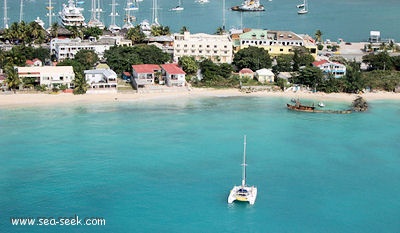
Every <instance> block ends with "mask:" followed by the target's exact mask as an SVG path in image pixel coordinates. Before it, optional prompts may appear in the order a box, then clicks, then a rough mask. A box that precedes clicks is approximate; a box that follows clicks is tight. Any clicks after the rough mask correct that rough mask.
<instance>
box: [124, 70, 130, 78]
mask: <svg viewBox="0 0 400 233" xmlns="http://www.w3.org/2000/svg"><path fill="white" fill-rule="evenodd" d="M123 74H124V75H125V76H126V77H130V76H131V73H129V72H127V71H124V72H123Z"/></svg>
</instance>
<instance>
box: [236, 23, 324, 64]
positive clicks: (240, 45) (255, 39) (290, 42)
mask: <svg viewBox="0 0 400 233" xmlns="http://www.w3.org/2000/svg"><path fill="white" fill-rule="evenodd" d="M232 38H233V40H234V42H233V45H234V47H235V49H234V50H235V51H239V50H240V49H244V48H247V47H250V46H255V47H259V48H264V49H266V50H267V51H268V53H269V55H270V56H271V57H274V56H279V55H283V54H293V50H294V48H296V47H299V46H304V47H305V48H307V49H308V50H309V51H310V53H311V55H312V56H314V58H316V57H317V50H318V49H317V45H316V43H315V41H314V39H312V38H311V37H310V36H308V35H298V34H296V33H293V32H291V31H272V30H262V29H251V30H248V31H245V32H244V33H242V34H240V35H239V37H237V36H236V37H232ZM234 38H235V39H234Z"/></svg>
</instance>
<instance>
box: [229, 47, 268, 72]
mask: <svg viewBox="0 0 400 233" xmlns="http://www.w3.org/2000/svg"><path fill="white" fill-rule="evenodd" d="M233 64H234V65H235V66H236V67H237V68H238V69H239V70H241V69H243V68H249V69H251V70H253V71H256V70H259V69H261V68H271V65H272V61H271V58H270V56H269V54H268V51H267V50H265V49H263V48H257V47H253V46H251V47H248V48H244V49H241V50H239V51H238V52H237V53H236V54H235V56H234V58H233Z"/></svg>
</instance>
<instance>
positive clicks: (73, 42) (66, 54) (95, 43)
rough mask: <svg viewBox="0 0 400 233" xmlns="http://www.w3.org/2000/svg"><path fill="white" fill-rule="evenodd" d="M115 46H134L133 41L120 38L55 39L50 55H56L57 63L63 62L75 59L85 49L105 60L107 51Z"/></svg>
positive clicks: (52, 41) (52, 42) (51, 43)
mask: <svg viewBox="0 0 400 233" xmlns="http://www.w3.org/2000/svg"><path fill="white" fill-rule="evenodd" d="M115 45H118V46H132V41H128V40H125V39H123V38H122V37H118V36H115V37H100V39H99V40H96V39H95V38H91V39H90V40H81V39H80V38H75V39H70V38H66V39H61V38H54V39H52V40H51V42H50V53H51V55H55V57H56V59H57V61H63V60H65V59H73V58H75V55H76V53H77V52H79V51H80V50H82V49H84V50H92V51H94V52H95V53H96V54H97V56H99V58H100V59H103V56H104V53H105V51H106V50H109V49H110V48H111V47H113V46H115Z"/></svg>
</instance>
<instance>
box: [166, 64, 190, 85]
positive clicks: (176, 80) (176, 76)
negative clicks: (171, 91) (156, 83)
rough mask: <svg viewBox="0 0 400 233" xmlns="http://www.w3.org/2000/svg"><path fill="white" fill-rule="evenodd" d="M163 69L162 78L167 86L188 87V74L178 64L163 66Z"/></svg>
mask: <svg viewBox="0 0 400 233" xmlns="http://www.w3.org/2000/svg"><path fill="white" fill-rule="evenodd" d="M161 69H162V70H161V72H162V77H163V79H164V80H165V84H166V85H167V86H169V87H171V86H178V87H183V86H185V85H186V73H185V71H183V70H182V69H181V68H180V67H179V66H178V64H164V65H161Z"/></svg>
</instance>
